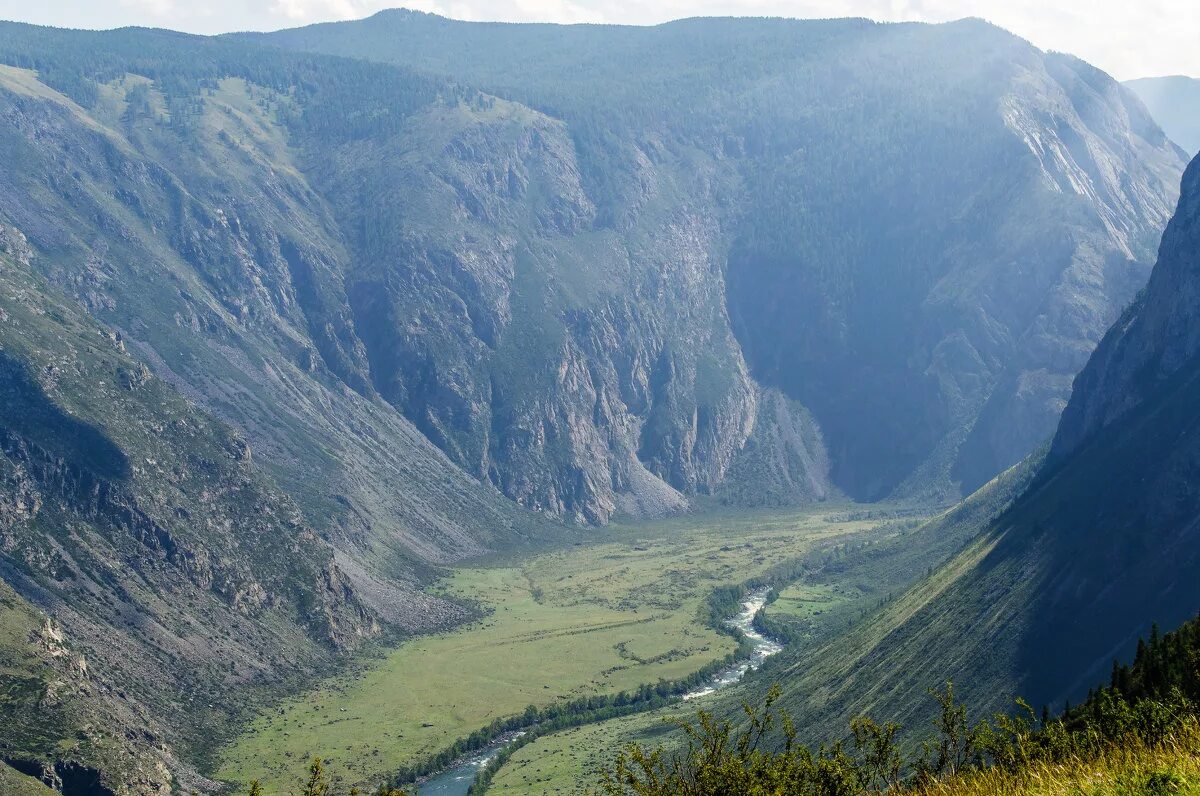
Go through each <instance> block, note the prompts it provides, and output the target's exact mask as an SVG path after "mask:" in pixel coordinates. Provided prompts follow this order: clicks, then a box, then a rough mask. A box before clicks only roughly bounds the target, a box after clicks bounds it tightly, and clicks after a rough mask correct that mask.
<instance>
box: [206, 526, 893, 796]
mask: <svg viewBox="0 0 1200 796" xmlns="http://www.w3.org/2000/svg"><path fill="white" fill-rule="evenodd" d="M833 514H840V515H841V516H840V517H838V518H837V519H836V520H835V519H832V518H831V516H830V515H833ZM845 516H846V515H845V513H844V509H839V508H838V507H828V506H823V507H820V508H816V507H813V508H807V509H805V510H803V511H790V512H757V513H744V514H739V515H718V516H711V517H686V518H675V519H672V520H667V521H663V522H659V523H651V524H646V525H639V526H633V527H624V528H620V527H618V528H613V529H609V530H605V531H597V534H598V535H600V536H601V540H599V541H597V542H595V543H592V544H587V545H581V546H578V547H572V548H569V549H566V550H556V551H553V552H549V553H545V554H541V555H535V556H533V557H531V558H529V559H527V560H523V561H519V562H506V563H505V564H503V565H496V566H480V567H473V568H463V569H458V570H454V571H453V572H452V573H451V574H450V576H449V577H447V578H446V579H445V580H444V581H443V582H442V589H444V590H445V591H446V592H447V593H450V594H454V595H456V596H459V597H461V598H463V599H470V600H473V601H475V602H476V603H477V604H479V605H481V606H483V607H484V609H485V610H486V611H488V616H487V617H486V618H485V619H484V620H482V621H480V622H477V623H474V624H472V625H468V626H464V627H461V628H457V629H455V630H453V631H450V632H446V633H441V634H437V635H432V636H422V637H418V638H414V639H412V640H411V641H408V642H405V643H404V644H402V645H401V646H400V647H398V648H396V649H395V650H393V651H391V652H389V653H387V655H386V656H385V657H383V658H381V659H378V660H375V661H370V662H368V663H369V664H370V665H369V666H368V667H367V668H366V670H365V671H363V672H361V673H360V674H357V675H356V676H354V677H338V678H331V679H330V680H328V681H325V682H323V683H321V684H320V686H319V687H318V688H315V689H312V690H311V691H309V692H308V693H306V694H304V695H303V696H302V697H300V698H297V699H294V700H289V701H287V702H285V703H283V704H282V705H273V706H269V707H267V708H265V709H264V710H263V711H262V713H261V715H260V717H259V718H258V719H257V720H256V721H255V722H253V723H252V724H251V726H250V727H249V728H248V729H247V731H246V732H245V733H244V734H243V735H242V736H241V737H240V738H239V739H238V740H237V742H236V743H235V744H234V745H232V746H231V747H229V748H227V749H226V750H225V754H224V759H223V763H222V765H221V767H220V770H219V771H218V772H217V774H218V776H219V777H220V778H221V779H224V780H228V781H233V782H238V783H245V782H247V781H248V780H250V779H253V778H259V779H261V780H262V781H263V784H264V789H265V791H266V793H267V794H268V795H269V794H279V793H286V792H288V791H289V790H292V789H294V787H295V786H296V785H297V783H299V782H300V780H301V778H302V777H303V773H304V766H305V764H306V762H307V760H308V758H309V756H310V755H314V754H320V755H322V756H323V757H327V758H328V759H329V764H328V767H329V769H330V770H331V771H333V772H335V773H336V774H337V775H339V776H340V777H341V779H342V782H343V784H344V785H345V786H349V785H350V784H359V785H362V786H365V787H371V786H373V784H375V783H378V782H379V781H381V780H382V779H384V778H386V777H388V776H390V775H393V774H395V773H396V771H397V769H398V768H400V767H402V766H403V765H410V764H412V763H413V762H418V761H422V760H426V759H428V758H430V757H431V756H432V755H434V754H437V753H440V752H441V751H442V750H446V749H449V748H452V746H453V744H455V743H456V742H457V739H460V738H462V739H465V738H467V737H468V736H469V735H470V734H471V733H472V732H474V731H476V730H479V729H480V728H486V727H488V726H489V725H491V724H492V723H493V722H495V721H496V720H498V719H505V718H506V717H511V716H519V715H521V714H522V713H523V712H524V711H525V710H527V709H528V706H531V705H532V706H534V707H535V708H538V709H540V708H546V707H550V706H553V705H559V704H565V703H568V702H571V701H572V700H580V699H586V698H589V697H593V696H594V697H604V696H609V695H614V694H617V693H619V692H620V691H622V690H625V691H630V692H632V691H635V690H636V689H637V688H638V686H639V685H641V684H645V683H657V682H659V681H660V680H666V681H678V680H681V679H683V678H685V677H687V676H689V675H690V674H692V673H693V672H695V671H697V670H700V669H702V668H703V667H705V666H706V665H708V664H710V663H712V662H713V661H720V660H722V659H724V658H725V657H726V656H727V655H729V654H730V653H731V652H733V651H734V650H735V648H736V642H735V641H734V640H733V639H732V638H730V637H728V636H727V635H724V634H721V633H719V632H717V631H716V630H714V629H713V628H711V627H707V626H706V624H705V619H704V611H705V609H704V605H705V601H706V599H707V597H708V595H709V594H711V593H712V592H713V591H714V590H715V589H717V588H718V587H720V586H722V585H724V584H728V583H735V582H740V581H744V580H747V579H753V578H755V577H758V576H761V575H763V574H764V573H767V572H768V571H770V570H771V568H772V567H775V566H778V565H780V564H781V563H783V562H785V561H788V560H792V559H794V558H796V557H798V556H802V555H804V554H805V553H807V552H811V551H813V550H819V549H824V548H826V547H829V546H832V545H836V544H842V543H847V542H853V541H855V540H857V539H860V538H865V537H866V536H868V535H869V534H870V533H871V531H872V529H873V528H875V527H876V526H877V525H878V524H879V522H880V520H847V519H844V518H845ZM462 751H466V750H462ZM455 756H458V755H457V754H456V755H455Z"/></svg>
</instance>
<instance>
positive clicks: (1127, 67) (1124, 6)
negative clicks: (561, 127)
mask: <svg viewBox="0 0 1200 796" xmlns="http://www.w3.org/2000/svg"><path fill="white" fill-rule="evenodd" d="M398 5H403V6H405V7H408V8H415V9H419V10H422V11H430V12H433V13H436V14H442V15H443V16H448V17H453V18H456V19H467V20H496V21H504V22H606V23H623V24H633V25H651V24H657V23H660V22H666V21H669V20H672V19H679V18H681V17H691V16H783V17H796V18H802V19H803V18H811V17H847V16H853V17H869V18H871V19H877V20H882V21H924V22H944V21H947V20H952V19H960V18H962V17H982V18H984V19H987V20H989V21H991V22H994V23H995V24H997V25H1000V26H1001V27H1004V28H1007V29H1008V30H1011V31H1013V32H1014V33H1016V34H1018V35H1020V36H1022V37H1024V38H1026V39H1028V40H1029V41H1031V42H1033V43H1034V44H1036V45H1037V46H1039V47H1041V48H1043V49H1047V50H1058V51H1060V52H1068V53H1072V54H1074V55H1077V56H1079V57H1080V58H1083V59H1084V60H1086V61H1089V62H1091V63H1093V64H1095V65H1096V66H1099V67H1100V68H1102V69H1104V70H1105V71H1107V72H1109V73H1110V74H1112V75H1113V76H1114V77H1116V78H1118V79H1121V80H1128V79H1130V78H1135V77H1151V76H1157V75H1170V74H1184V75H1191V76H1193V77H1200V1H1198V0H42V2H30V1H29V0H0V19H9V20H19V21H22V22H33V23H36V24H41V25H56V26H59V27H75V28H111V27H120V26H123V25H146V26H152V27H165V28H173V29H175V30H184V31H188V32H191V33H205V34H211V33H225V32H228V31H232V30H276V29H278V28H289V27H296V26H299V25H307V24H311V23H314V22H327V21H333V20H345V19H358V18H361V17H365V16H368V15H370V14H373V13H375V12H376V11H380V10H382V9H384V8H389V7H395V6H398Z"/></svg>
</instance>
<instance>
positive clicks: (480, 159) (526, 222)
mask: <svg viewBox="0 0 1200 796" xmlns="http://www.w3.org/2000/svg"><path fill="white" fill-rule="evenodd" d="M307 162H308V163H310V164H312V173H313V174H314V184H315V185H317V186H318V187H319V189H320V190H321V191H322V194H323V195H324V196H326V197H327V198H328V199H329V201H330V203H331V204H332V206H333V207H334V208H335V212H336V213H337V214H338V218H339V221H340V223H341V227H342V228H343V229H346V230H350V231H351V232H350V234H349V235H348V246H349V249H350V251H351V252H352V255H351V260H352V262H353V264H354V265H353V268H352V271H351V273H350V275H349V276H348V277H347V281H348V283H349V285H350V287H349V293H350V301H351V306H352V308H353V311H354V317H355V320H356V326H357V328H358V329H359V331H360V334H361V335H362V338H363V340H364V343H365V345H366V349H367V352H368V356H369V358H370V362H371V372H372V376H373V379H374V385H375V387H376V389H378V391H379V393H380V395H382V396H383V397H384V398H385V399H386V400H388V401H389V402H391V403H392V404H393V405H395V406H397V407H398V408H399V409H401V410H402V411H403V412H404V413H405V415H406V416H407V417H410V418H412V419H413V421H414V422H415V423H416V424H417V426H418V427H419V428H420V429H421V430H422V431H423V432H424V433H425V434H426V435H427V436H428V437H429V438H430V439H432V440H433V441H434V442H436V443H437V444H438V445H439V447H441V448H442V449H443V450H445V451H447V453H449V454H450V456H451V457H452V458H453V459H454V460H455V461H456V462H457V463H459V464H460V465H461V466H462V467H463V468H464V469H466V470H467V471H468V472H470V473H472V474H474V475H476V476H477V477H479V478H481V479H483V480H485V481H490V482H492V483H494V484H495V485H496V486H497V487H498V488H500V489H501V491H503V492H504V493H505V494H507V495H509V496H510V497H512V498H514V499H515V500H517V501H518V502H520V503H522V504H523V505H526V506H529V507H531V508H535V509H540V510H544V511H548V512H550V513H553V514H555V515H559V516H565V517H569V518H572V519H578V520H584V521H590V522H603V521H606V520H607V519H608V518H609V517H610V516H611V515H612V514H613V512H614V511H616V510H618V508H619V504H624V505H629V504H630V502H631V501H632V503H633V504H634V505H637V504H640V503H641V502H642V501H643V500H644V499H647V498H648V496H647V495H643V494H641V493H642V492H644V491H645V490H646V489H647V488H649V489H650V490H652V491H654V492H663V491H664V490H666V491H667V492H670V491H672V490H675V491H679V492H682V493H695V492H710V491H712V490H713V489H714V487H715V486H716V485H717V484H719V483H721V481H722V479H723V477H724V475H725V472H726V469H727V467H728V463H729V461H730V459H731V458H732V457H733V455H734V454H735V453H736V452H737V451H738V450H739V449H741V447H742V446H743V444H744V442H745V439H746V437H747V435H748V434H749V432H750V429H751V428H753V424H754V417H755V400H754V394H755V388H754V386H753V384H752V382H751V380H750V377H749V374H748V372H747V369H746V367H745V363H744V362H743V360H742V358H741V354H740V351H739V349H738V346H737V343H736V341H735V340H734V339H733V336H732V335H731V334H730V333H729V324H728V319H727V318H726V316H725V311H724V306H723V291H722V276H721V270H720V257H719V246H720V240H721V235H720V219H719V217H717V215H716V214H715V212H714V211H713V209H712V204H713V199H712V197H711V196H708V195H706V193H705V186H704V184H703V183H704V182H705V180H707V179H710V177H709V174H708V173H706V172H708V171H711V170H712V168H713V167H712V166H711V165H708V164H704V163H702V164H700V167H701V168H703V169H705V171H704V172H701V173H700V174H698V175H693V177H692V182H691V183H690V184H686V185H676V184H673V183H672V184H664V183H668V181H672V180H676V179H677V176H676V174H675V173H673V172H672V171H670V170H669V169H664V168H658V169H656V168H654V167H651V166H649V164H647V179H650V180H653V181H654V182H655V183H656V189H657V190H671V191H673V192H678V193H683V194H686V195H689V196H691V197H694V201H695V202H696V206H694V207H684V208H679V207H671V206H667V205H666V204H665V203H663V202H662V201H661V200H660V199H658V197H649V201H654V202H655V203H656V206H655V207H654V209H653V210H649V211H646V212H645V213H643V214H642V216H641V218H640V221H641V225H640V226H639V227H638V228H637V229H635V230H631V231H629V232H628V233H627V234H618V233H617V232H616V231H613V230H601V229H596V228H595V222H596V208H595V206H594V205H593V203H592V202H591V200H590V199H589V198H588V196H587V194H586V193H585V191H584V190H583V187H582V185H581V182H580V174H579V166H578V163H577V159H576V153H575V149H574V146H573V144H572V142H571V139H570V136H569V133H568V130H567V129H566V127H565V126H564V125H563V124H562V123H561V122H556V121H554V120H552V119H549V118H547V117H545V116H543V115H541V114H537V113H533V112H531V111H529V110H528V109H526V108H523V107H521V106H519V105H515V104H513V103H509V102H504V101H499V100H494V99H490V98H481V99H479V100H477V101H476V102H475V103H473V104H464V105H459V106H457V107H453V108H440V109H436V110H433V111H431V112H429V113H428V114H423V115H421V116H419V117H417V118H415V119H414V120H413V122H412V124H411V126H410V127H409V128H407V129H405V130H403V131H402V132H401V133H400V135H399V136H397V137H396V138H394V139H385V140H381V141H376V142H371V143H370V144H369V145H363V144H360V143H358V142H354V143H353V144H352V145H348V146H347V147H345V148H344V149H343V150H341V151H339V152H337V153H336V154H335V155H334V156H333V157H332V158H329V157H328V155H327V153H323V152H310V153H309V155H308V160H307ZM364 216H367V217H374V218H377V219H379V222H378V223H377V224H374V223H373V224H372V225H371V226H370V227H367V228H363V226H362V225H360V224H358V223H356V219H359V218H362V217H364ZM359 230H361V232H360V231H359ZM684 340H687V341H689V345H686V346H685V345H681V343H682V341H684ZM639 470H648V471H649V472H650V473H651V474H653V476H655V478H657V479H658V480H660V481H661V482H664V483H661V484H657V485H656V484H652V483H644V479H640V478H635V477H634V476H633V475H632V473H633V472H635V471H639Z"/></svg>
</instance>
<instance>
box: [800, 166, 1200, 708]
mask: <svg viewBox="0 0 1200 796" xmlns="http://www.w3.org/2000/svg"><path fill="white" fill-rule="evenodd" d="M1198 256H1200V162H1193V164H1192V165H1191V166H1190V167H1189V169H1188V171H1187V173H1186V174H1185V176H1184V179H1183V195H1182V198H1181V199H1180V202H1179V207H1178V209H1177V211H1176V214H1175V216H1174V218H1173V220H1172V221H1171V223H1170V225H1169V226H1168V228H1167V231H1166V233H1165V234H1164V236H1163V241H1162V246H1161V248H1160V254H1159V260H1158V264H1157V265H1156V266H1155V269H1154V273H1153V276H1152V277H1151V279H1150V283H1149V285H1148V286H1147V288H1146V289H1145V290H1144V291H1143V292H1142V293H1141V294H1140V295H1139V297H1138V300H1137V301H1136V302H1135V303H1134V304H1133V305H1132V306H1131V307H1130V309H1129V310H1128V311H1127V312H1126V313H1125V314H1124V315H1123V316H1122V318H1121V320H1120V321H1119V322H1118V323H1117V324H1116V325H1115V326H1114V327H1113V328H1112V329H1111V330H1110V331H1109V333H1108V334H1107V335H1106V336H1105V338H1104V340H1103V342H1102V343H1101V344H1100V347H1099V348H1098V349H1097V351H1096V353H1095V354H1094V355H1093V356H1092V358H1091V360H1090V361H1089V363H1088V365H1087V366H1086V367H1085V369H1084V370H1083V372H1082V373H1081V374H1080V376H1079V377H1078V378H1077V379H1076V382H1075V388H1074V391H1073V394H1072V397H1071V401H1070V403H1069V405H1068V407H1067V409H1066V411H1065V412H1064V414H1063V419H1062V423H1061V424H1060V427H1059V430H1058V433H1057V435H1056V437H1055V439H1054V442H1053V445H1052V446H1051V448H1050V451H1049V453H1048V454H1047V455H1046V457H1045V459H1044V461H1042V462H1038V461H1036V460H1035V461H1031V462H1030V463H1029V465H1027V468H1026V469H1027V471H1028V470H1032V471H1033V475H1032V477H1031V478H1030V479H1029V480H1028V483H1027V484H1026V485H1024V486H1017V487H1016V488H1014V485H1013V478H1014V477H1016V475H1017V473H1014V474H1012V475H1007V476H1005V477H1003V478H1002V479H1001V480H1000V481H999V482H998V483H996V484H993V485H992V486H991V487H989V489H988V490H987V491H985V492H984V493H981V496H980V497H985V496H986V494H987V492H995V491H996V490H1001V492H1000V493H999V494H1007V495H1008V496H1010V498H1011V499H1005V500H1003V501H1000V502H999V503H998V504H994V505H993V506H992V507H990V508H989V509H988V510H987V512H986V516H991V517H992V519H991V520H990V521H986V516H985V518H984V519H985V522H984V524H983V527H982V533H981V534H980V535H979V537H978V538H977V539H976V540H975V541H974V542H973V543H971V544H970V545H969V546H968V547H967V548H966V549H965V550H964V551H963V552H961V553H960V554H959V555H957V556H955V557H954V558H953V559H951V560H950V561H949V562H948V563H947V564H946V565H944V566H943V567H941V568H940V569H938V570H937V571H936V572H934V573H933V574H932V575H930V576H929V577H928V578H927V579H926V580H925V581H924V582H922V583H919V584H918V585H917V586H915V587H913V588H912V589H911V590H910V591H908V592H907V593H906V594H904V595H903V596H902V597H900V598H898V599H897V600H896V601H895V602H894V603H892V604H890V605H888V606H886V607H885V608H884V609H883V610H881V611H879V612H877V613H876V614H875V615H874V616H873V617H872V618H871V619H870V620H869V621H868V622H867V623H865V625H864V626H863V627H862V628H861V629H860V630H858V631H856V632H854V633H852V634H849V635H848V636H847V637H846V638H844V639H839V640H836V641H834V642H833V643H831V644H830V645H829V646H828V647H827V648H825V649H822V650H820V651H816V652H813V653H811V654H807V653H806V654H804V655H802V656H799V657H798V658H795V659H794V660H793V661H792V662H791V663H790V664H788V665H787V667H786V668H784V669H783V670H781V671H780V672H779V674H778V675H777V676H779V677H780V678H781V679H783V681H784V682H785V683H786V693H787V697H786V698H787V700H788V701H789V703H790V704H791V705H792V706H793V709H794V710H795V712H796V713H797V714H798V715H800V716H802V717H804V718H806V719H809V720H811V721H813V722H815V723H816V725H815V726H820V727H824V728H828V727H831V726H836V723H844V722H845V721H847V720H848V719H849V717H850V716H853V715H855V714H856V713H859V712H863V711H869V712H871V713H873V714H875V715H880V716H888V717H889V718H894V719H896V720H900V721H903V722H904V723H905V724H906V725H908V726H918V725H920V724H922V723H923V722H922V720H921V719H922V717H923V715H924V711H923V708H922V707H921V705H922V700H921V698H920V695H921V694H922V693H923V691H924V689H925V688H926V687H928V686H929V685H931V684H935V683H938V682H941V681H943V680H945V679H948V678H951V679H953V680H954V681H955V683H956V686H957V687H958V688H959V689H960V691H961V693H962V694H963V695H964V696H965V698H966V701H967V702H968V703H970V704H971V705H973V706H977V709H978V710H980V711H982V712H984V713H988V712H991V711H993V710H1000V709H1004V708H1006V707H1007V706H1008V705H1009V704H1011V699H1012V697H1013V696H1016V695H1021V696H1024V697H1025V698H1027V699H1028V700H1029V701H1030V702H1031V703H1032V704H1034V705H1038V706H1040V705H1043V704H1049V705H1052V706H1056V707H1057V706H1060V705H1061V704H1062V703H1063V701H1065V700H1070V701H1072V702H1078V701H1079V699H1080V698H1081V697H1082V696H1083V695H1084V694H1085V692H1086V689H1087V688H1088V687H1089V685H1091V684H1093V683H1094V682H1096V681H1098V680H1100V679H1103V677H1104V676H1105V673H1106V672H1107V671H1108V670H1109V667H1110V665H1111V662H1112V661H1113V660H1114V659H1122V660H1124V659H1128V658H1129V657H1131V656H1132V653H1133V647H1134V644H1135V642H1136V640H1137V638H1138V637H1139V636H1140V635H1144V634H1145V633H1146V631H1147V630H1148V629H1149V626H1150V624H1151V622H1152V621H1157V622H1159V623H1161V624H1162V625H1164V626H1167V627H1172V626H1176V625H1178V624H1180V623H1181V622H1182V621H1184V620H1185V619H1187V618H1188V617H1190V616H1192V615H1194V614H1195V612H1196V606H1197V605H1200V583H1198V582H1197V580H1196V578H1195V577H1194V573H1195V571H1196V567H1197V566H1198V565H1200V544H1198V543H1197V535H1196V534H1197V522H1196V518H1197V516H1200V496H1198V493H1197V492H1196V490H1195V488H1194V484H1193V483H1192V482H1193V481H1194V475H1193V474H1194V471H1195V466H1196V465H1195V462H1196V457H1197V456H1198V455H1200V437H1198V436H1197V426H1196V421H1195V407H1196V405H1197V402H1200V358H1198V357H1197V353H1198V350H1197V348H1198V346H1197V340H1200V334H1198V332H1197V330H1198V329H1200V320H1198V319H1197V317H1196V311H1195V308H1196V306H1197V301H1196V291H1197V290H1198V289H1200V288H1198V284H1197V283H1198V280H1197V274H1198V273H1200V271H1198V270H1197V267H1196V264H1197V258H1198ZM976 503H977V500H973V501H968V502H967V503H966V504H964V505H963V506H962V507H961V508H959V509H956V510H955V511H953V512H951V513H950V514H949V515H947V516H946V517H945V518H943V519H942V520H941V521H940V523H941V524H942V525H941V528H938V526H934V529H933V530H934V531H935V532H939V533H942V532H947V531H950V532H953V531H955V530H959V529H961V526H962V525H963V524H964V523H968V524H977V523H979V520H980V517H979V514H978V512H976V511H973V510H972V506H973V505H975V504H976ZM828 722H833V723H832V724H831V723H828Z"/></svg>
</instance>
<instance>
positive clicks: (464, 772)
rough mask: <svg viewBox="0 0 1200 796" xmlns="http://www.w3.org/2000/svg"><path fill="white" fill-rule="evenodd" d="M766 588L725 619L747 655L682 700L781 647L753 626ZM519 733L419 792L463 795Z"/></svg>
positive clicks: (725, 682)
mask: <svg viewBox="0 0 1200 796" xmlns="http://www.w3.org/2000/svg"><path fill="white" fill-rule="evenodd" d="M769 591H770V590H769V589H766V588H763V589H756V590H754V591H752V592H750V593H749V594H747V595H746V599H745V600H743V601H742V610H741V611H740V612H738V615H737V616H735V617H733V618H732V619H730V620H729V621H727V622H726V623H725V624H726V625H727V626H728V627H731V628H735V629H737V630H739V631H740V632H741V633H742V634H743V635H745V637H746V638H747V639H748V640H749V641H750V644H751V646H752V647H753V651H752V652H751V653H750V657H748V658H743V659H742V660H740V661H738V662H737V663H734V664H731V665H729V666H727V667H726V668H724V669H721V670H719V671H718V672H717V673H716V674H714V675H713V676H712V679H710V680H709V681H708V682H707V683H706V684H704V685H702V686H700V687H699V688H696V689H695V690H693V691H689V692H688V693H686V694H684V695H683V698H684V699H685V700H691V699H699V698H700V697H704V696H707V695H709V694H711V693H713V692H715V691H719V690H721V689H722V688H725V687H726V686H730V685H733V684H734V683H736V682H737V681H739V680H741V679H742V678H743V677H745V676H746V673H747V672H751V671H754V670H755V669H757V668H758V667H759V666H762V664H763V661H765V660H766V659H767V658H769V657H771V656H772V655H774V654H775V653H777V652H779V651H780V650H782V649H783V645H782V644H780V643H779V642H777V641H773V640H772V639H769V638H767V637H766V636H764V635H763V634H762V633H759V632H758V631H757V630H755V629H754V615H755V614H756V613H758V612H759V610H760V609H761V608H762V607H763V606H764V605H766V604H767V593H768V592H769ZM520 735H521V733H516V734H513V735H510V736H506V737H504V738H501V739H499V740H497V741H495V742H493V743H492V744H490V745H489V746H487V747H485V748H483V749H481V750H479V751H478V752H476V753H475V754H473V755H471V756H470V757H469V758H466V759H464V760H463V761H461V762H459V763H457V764H455V765H454V767H453V768H449V769H446V770H445V771H443V772H442V773H441V774H438V775H437V776H435V777H433V778H432V779H429V780H427V781H425V782H424V783H422V784H421V785H420V787H418V789H417V794H418V796H466V793H467V790H468V789H469V788H470V787H471V783H472V782H474V781H475V774H476V773H478V771H479V769H481V768H483V767H484V766H485V765H487V763H488V761H489V760H491V759H492V758H493V757H495V756H496V753H497V752H499V751H500V750H501V749H503V748H504V747H505V746H507V745H508V744H510V743H512V742H513V741H514V740H516V739H517V738H518V737H520Z"/></svg>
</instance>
